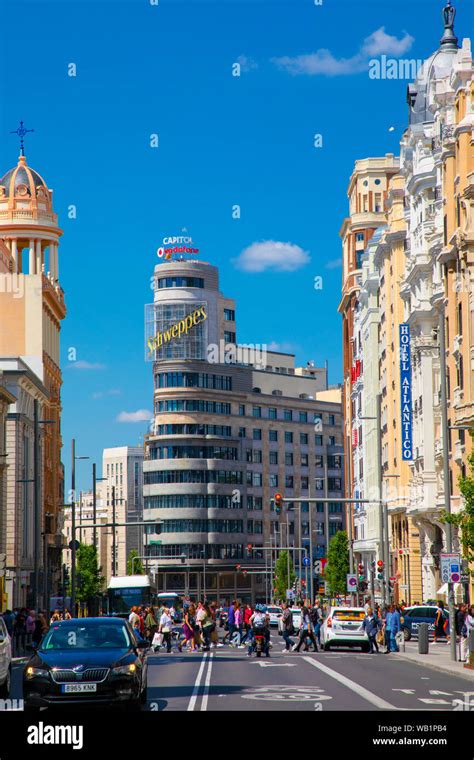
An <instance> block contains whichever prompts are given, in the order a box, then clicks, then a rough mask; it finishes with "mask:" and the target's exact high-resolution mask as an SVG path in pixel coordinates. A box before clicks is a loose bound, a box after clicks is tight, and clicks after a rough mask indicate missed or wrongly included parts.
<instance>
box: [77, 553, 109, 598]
mask: <svg viewBox="0 0 474 760" xmlns="http://www.w3.org/2000/svg"><path fill="white" fill-rule="evenodd" d="M76 560H77V565H76V587H77V591H76V598H77V600H78V601H79V602H88V603H90V602H91V601H92V599H93V597H94V596H96V594H99V593H100V591H101V589H102V585H103V583H104V578H103V576H102V575H101V568H100V567H99V563H98V561H97V549H96V547H95V546H92V545H88V544H80V546H79V549H78V550H77V553H76Z"/></svg>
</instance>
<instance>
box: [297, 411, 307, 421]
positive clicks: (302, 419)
mask: <svg viewBox="0 0 474 760" xmlns="http://www.w3.org/2000/svg"><path fill="white" fill-rule="evenodd" d="M299 418H300V422H308V412H300V415H299Z"/></svg>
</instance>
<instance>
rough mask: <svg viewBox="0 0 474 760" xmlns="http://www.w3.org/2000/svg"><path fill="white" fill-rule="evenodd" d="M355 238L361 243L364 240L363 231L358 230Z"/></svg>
mask: <svg viewBox="0 0 474 760" xmlns="http://www.w3.org/2000/svg"><path fill="white" fill-rule="evenodd" d="M356 240H357V242H358V243H363V242H364V233H363V232H358V233H357V235H356Z"/></svg>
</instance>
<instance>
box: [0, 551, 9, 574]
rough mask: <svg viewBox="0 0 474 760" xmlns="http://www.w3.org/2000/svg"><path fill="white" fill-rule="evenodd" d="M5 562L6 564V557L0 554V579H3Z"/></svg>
mask: <svg viewBox="0 0 474 760" xmlns="http://www.w3.org/2000/svg"><path fill="white" fill-rule="evenodd" d="M6 562H7V555H6V554H0V578H3V576H4V575H5V567H6Z"/></svg>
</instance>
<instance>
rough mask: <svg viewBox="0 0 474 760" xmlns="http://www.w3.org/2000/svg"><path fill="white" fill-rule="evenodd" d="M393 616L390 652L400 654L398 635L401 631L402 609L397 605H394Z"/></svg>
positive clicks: (391, 620) (391, 619)
mask: <svg viewBox="0 0 474 760" xmlns="http://www.w3.org/2000/svg"><path fill="white" fill-rule="evenodd" d="M392 607H393V609H392V615H391V617H390V651H391V652H398V651H399V648H398V643H397V633H398V632H399V631H401V628H402V626H401V622H400V609H399V608H398V607H397V605H396V604H394V605H392Z"/></svg>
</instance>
